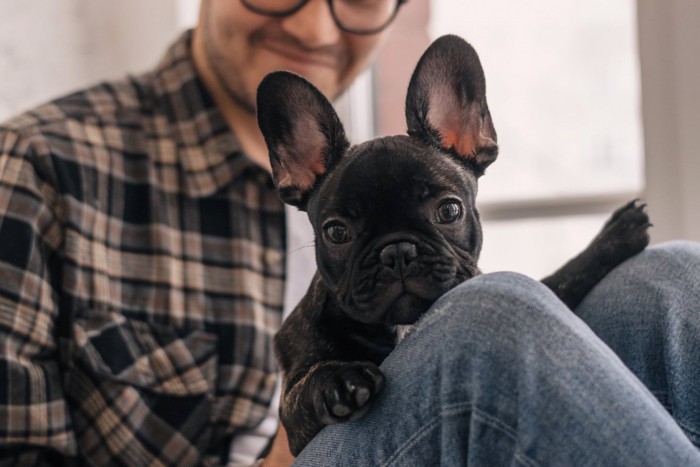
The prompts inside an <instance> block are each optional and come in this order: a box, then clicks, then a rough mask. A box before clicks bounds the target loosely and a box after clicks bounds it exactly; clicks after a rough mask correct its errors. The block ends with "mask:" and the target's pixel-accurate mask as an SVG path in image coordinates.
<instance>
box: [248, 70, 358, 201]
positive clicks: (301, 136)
mask: <svg viewBox="0 0 700 467" xmlns="http://www.w3.org/2000/svg"><path fill="white" fill-rule="evenodd" d="M257 114H258V115H257V117H258V126H259V127H260V130H261V131H262V134H263V136H264V137H265V142H266V143H267V149H268V152H269V155H270V165H271V167H272V179H273V181H274V183H275V186H276V187H277V190H278V192H279V194H280V197H281V198H282V200H283V201H284V202H285V203H287V204H291V205H293V206H297V207H299V208H300V209H302V210H305V209H306V202H307V200H308V197H309V194H310V193H311V192H312V191H313V189H314V187H315V186H316V185H317V184H318V182H319V180H320V179H321V177H322V176H323V175H324V174H325V173H326V172H327V171H328V170H329V169H330V168H331V167H332V166H333V164H335V162H337V160H338V159H339V158H340V157H341V156H342V154H343V153H344V152H345V150H346V149H347V148H348V146H349V143H348V140H347V138H346V137H345V130H344V129H343V125H342V123H341V122H340V119H339V118H338V115H337V114H336V113H335V110H333V106H332V105H331V104H330V102H328V99H326V98H325V96H324V95H323V94H321V92H320V91H319V90H318V89H316V88H315V87H314V86H313V85H312V84H311V83H309V82H308V81H307V80H305V79H304V78H302V77H301V76H299V75H296V74H294V73H290V72H286V71H276V72H273V73H270V74H269V75H267V76H266V77H265V78H264V79H263V80H262V82H261V83H260V85H259V86H258V91H257Z"/></svg>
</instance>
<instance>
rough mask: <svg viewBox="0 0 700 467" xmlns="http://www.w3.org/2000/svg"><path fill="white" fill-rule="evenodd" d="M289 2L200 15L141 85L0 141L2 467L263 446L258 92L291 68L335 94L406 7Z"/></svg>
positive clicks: (269, 275)
mask: <svg viewBox="0 0 700 467" xmlns="http://www.w3.org/2000/svg"><path fill="white" fill-rule="evenodd" d="M286 3H287V4H289V5H288V6H286V7H284V4H285V2H265V1H254V0H247V1H245V2H242V1H240V0H205V1H203V2H202V6H201V19H200V24H199V27H197V28H196V29H195V31H194V32H193V33H186V34H184V35H183V37H181V38H180V40H178V41H177V42H176V43H175V44H174V45H173V47H172V48H171V49H170V50H169V52H168V53H167V54H166V56H165V58H164V59H163V61H162V63H161V64H160V65H159V67H158V68H157V69H156V70H155V71H154V72H152V73H149V74H146V75H143V76H141V77H138V78H135V79H133V80H124V81H119V82H114V83H110V84H104V85H100V86H97V87H95V88H92V89H89V90H86V91H84V92H82V93H77V94H74V95H72V96H68V97H65V98H63V99H60V100H58V101H56V102H53V103H50V104H48V105H45V106H42V107H40V108H39V109H36V110H35V111H33V112H30V113H27V114H24V115H22V116H20V117H18V118H16V119H14V120H12V121H10V122H8V123H7V124H5V125H4V127H3V128H2V136H1V140H0V145H1V151H2V155H1V159H0V161H1V162H0V170H1V171H2V172H1V182H0V189H1V190H2V195H0V198H1V199H2V201H1V202H0V204H1V205H2V206H1V207H0V239H2V242H1V243H2V246H1V247H0V250H1V251H0V274H1V275H2V280H1V281H0V316H1V318H0V321H1V324H0V343H1V344H2V345H1V348H2V356H1V357H0V375H2V376H0V378H1V382H2V385H1V389H0V439H1V440H2V441H1V442H2V446H3V448H6V450H5V452H4V454H5V458H6V459H7V460H8V462H9V463H10V464H16V465H25V464H26V465H32V464H34V463H36V464H41V463H53V462H54V461H56V462H57V461H58V459H84V460H88V461H90V462H92V463H95V464H107V463H111V462H115V463H116V462H124V463H131V464H134V465H142V464H143V465H147V464H148V465H150V464H151V463H155V462H157V461H160V462H162V463H164V464H181V465H198V464H200V463H202V462H204V463H207V464H212V465H213V464H221V463H226V462H227V461H228V460H229V458H231V459H233V460H244V461H245V460H251V461H252V460H253V459H254V458H255V456H256V455H257V454H258V453H259V451H261V450H262V449H263V448H264V444H263V443H261V442H260V440H259V438H260V436H267V437H269V436H271V435H272V434H274V430H275V425H274V424H273V425H272V428H270V426H269V423H268V422H266V421H265V420H266V418H268V412H269V406H270V405H271V403H272V401H273V399H274V398H275V397H276V396H275V395H274V389H275V383H276V380H277V375H276V365H275V362H274V357H273V356H272V352H271V339H272V336H273V335H274V332H275V331H276V329H277V328H278V327H279V324H280V320H281V316H282V303H283V292H284V280H285V265H286V264H285V263H286V255H285V243H286V232H285V222H284V219H285V211H284V208H283V205H282V203H281V201H280V200H279V199H278V196H277V194H276V192H275V190H274V188H273V187H272V185H271V181H270V177H269V175H268V173H267V171H268V156H267V150H266V148H265V144H264V141H263V139H262V136H261V135H260V133H259V131H258V128H257V123H256V119H255V109H254V96H255V91H256V87H257V84H258V82H259V81H260V80H261V79H262V77H263V76H264V75H265V74H267V73H268V72H271V71H274V70H277V69H288V70H292V71H296V72H299V73H301V74H304V75H306V76H307V77H309V78H310V79H311V80H312V81H314V83H315V84H316V85H317V86H319V87H320V88H321V89H322V90H323V91H324V92H325V93H327V94H328V95H329V96H337V95H338V94H340V93H341V92H342V91H343V90H344V89H345V88H346V87H347V86H348V85H349V84H350V83H351V82H352V80H353V79H354V78H355V77H356V75H357V74H358V73H360V71H362V70H363V69H364V68H365V67H366V65H367V64H368V63H369V61H370V59H371V58H372V55H373V53H374V52H375V50H376V48H377V46H378V45H379V44H380V43H381V41H382V40H383V39H384V37H385V35H386V32H384V28H385V27H386V26H388V25H389V23H391V21H392V19H393V17H394V14H395V13H396V12H397V10H398V8H399V5H400V3H399V2H398V1H396V0H382V1H378V2H374V6H371V7H370V8H368V7H367V5H359V6H358V5H357V4H356V3H355V2H335V4H334V9H333V11H331V9H330V7H331V5H330V3H328V2H325V1H318V0H313V1H310V2H307V3H304V4H302V3H303V2H297V5H295V2H286ZM297 6H298V7H300V8H296V7H297ZM283 7H284V8H283ZM266 8H272V9H274V11H264V10H265V9H266ZM254 10H255V11H254ZM283 10H284V11H283ZM293 10H294V11H293ZM296 10H298V11H296ZM292 11H293V14H289V15H283V16H281V17H280V16H279V14H280V13H282V14H284V13H286V12H292ZM368 28H369V29H368ZM346 29H352V30H353V31H354V32H348V31H346ZM306 240H307V241H308V238H307V239H306ZM309 269H311V270H313V264H311V265H309ZM303 288H304V286H303V285H302V289H303ZM267 439H268V438H265V440H266V441H267ZM281 445H282V446H284V443H281ZM230 453H231V454H230Z"/></svg>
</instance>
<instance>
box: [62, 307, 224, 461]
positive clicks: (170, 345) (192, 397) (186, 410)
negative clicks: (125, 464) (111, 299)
mask: <svg viewBox="0 0 700 467" xmlns="http://www.w3.org/2000/svg"><path fill="white" fill-rule="evenodd" d="M83 315H84V316H79V317H78V319H77V320H76V321H75V323H74V325H73V339H74V347H73V349H74V352H73V358H72V359H71V360H72V364H71V367H70V369H69V370H68V373H67V376H66V393H67V396H68V398H69V404H70V406H71V412H72V413H71V415H72V418H73V423H74V425H75V428H76V436H77V437H78V444H79V446H80V449H81V450H83V454H84V455H85V456H87V457H89V458H90V459H91V460H92V461H95V463H97V464H103V463H107V464H111V463H113V462H115V461H116V460H124V461H126V460H128V459H141V460H143V462H144V464H151V463H152V462H154V461H156V460H159V461H161V462H164V463H165V464H167V465H193V464H196V463H197V462H198V461H199V459H201V457H202V456H203V455H204V453H205V452H206V450H207V448H208V443H209V439H210V436H211V427H210V419H211V407H212V402H213V398H214V388H215V383H216V368H217V339H216V337H215V336H214V335H212V334H209V333H206V332H204V331H202V330H196V329H195V330H189V331H183V330H179V329H175V328H173V327H169V326H163V325H157V324H153V323H147V322H144V321H139V320H134V319H129V318H126V317H124V316H122V315H120V314H118V313H114V312H89V313H83Z"/></svg>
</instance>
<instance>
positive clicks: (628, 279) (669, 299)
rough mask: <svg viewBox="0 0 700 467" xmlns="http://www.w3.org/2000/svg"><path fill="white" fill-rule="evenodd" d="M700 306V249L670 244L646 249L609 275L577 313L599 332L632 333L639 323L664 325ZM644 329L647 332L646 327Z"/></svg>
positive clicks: (687, 244)
mask: <svg viewBox="0 0 700 467" xmlns="http://www.w3.org/2000/svg"><path fill="white" fill-rule="evenodd" d="M697 303H700V244H699V243H694V242H689V241H673V242H668V243H663V244H660V245H657V246H654V247H651V248H647V249H646V250H644V251H643V252H641V253H640V254H638V255H636V256H634V257H632V258H630V259H629V260H627V261H625V262H624V263H622V264H621V265H620V266H618V267H617V268H615V269H614V270H613V271H611V272H610V273H609V274H608V275H607V276H605V277H604V278H603V280H602V281H601V282H600V283H599V284H598V285H597V286H596V287H595V288H594V289H593V290H592V291H591V292H590V293H589V294H588V296H587V297H586V298H585V299H584V300H583V302H582V303H581V305H580V306H579V307H578V308H577V310H576V313H577V314H578V315H579V316H580V317H581V318H582V319H583V320H584V321H586V322H587V323H588V324H589V326H591V327H592V328H593V329H594V330H595V331H596V332H597V333H601V332H602V333H604V332H605V329H606V328H608V327H611V326H612V327H615V328H621V329H624V328H625V327H628V326H632V328H636V327H637V326H638V325H639V321H640V320H645V321H646V322H647V323H648V322H650V321H653V322H654V323H655V324H656V325H657V326H662V325H665V323H666V321H667V320H668V319H673V317H674V316H676V315H678V314H683V313H687V312H689V311H692V310H694V309H697ZM647 327H649V326H648V325H647Z"/></svg>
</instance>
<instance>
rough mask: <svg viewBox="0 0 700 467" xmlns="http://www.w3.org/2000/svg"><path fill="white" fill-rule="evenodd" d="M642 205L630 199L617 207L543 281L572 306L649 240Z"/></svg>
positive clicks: (646, 217) (646, 220)
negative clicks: (589, 238) (583, 246)
mask: <svg viewBox="0 0 700 467" xmlns="http://www.w3.org/2000/svg"><path fill="white" fill-rule="evenodd" d="M645 207H646V205H645V204H641V203H639V201H638V200H633V201H631V202H629V203H628V204H626V205H624V206H622V207H621V208H619V209H617V210H616V211H615V212H614V213H613V215H612V216H611V217H610V219H608V221H607V222H606V223H605V225H604V226H603V230H601V232H600V233H599V234H598V235H597V236H596V237H595V238H594V239H593V241H592V242H591V243H590V245H588V247H586V249H585V250H583V251H582V252H581V253H580V254H579V255H578V256H576V257H575V258H573V259H572V260H571V261H569V262H568V263H566V264H565V265H564V266H563V267H562V268H561V269H559V270H558V271H557V272H555V273H554V274H552V275H551V276H548V277H546V278H545V279H543V280H542V282H543V283H544V284H545V285H546V286H547V287H549V288H550V289H551V290H552V291H553V292H554V293H555V294H556V295H557V296H558V297H559V298H560V299H561V300H562V301H563V302H564V303H565V304H566V305H567V306H568V307H569V308H571V309H572V310H574V309H575V308H576V307H577V306H578V304H579V303H581V300H583V298H584V297H585V296H586V294H588V292H590V291H591V289H592V288H593V287H594V286H595V285H596V284H597V283H598V282H599V281H600V280H601V279H602V278H603V277H604V276H605V275H606V274H607V273H609V272H610V271H612V270H613V269H614V268H615V267H616V266H618V265H619V264H620V263H622V262H623V261H625V260H626V259H628V258H630V257H631V256H634V255H636V254H637V253H639V252H640V251H642V250H643V249H644V248H646V246H647V245H648V244H649V233H648V232H647V231H648V229H649V227H650V226H651V224H650V223H649V217H648V216H647V213H646V210H645Z"/></svg>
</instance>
